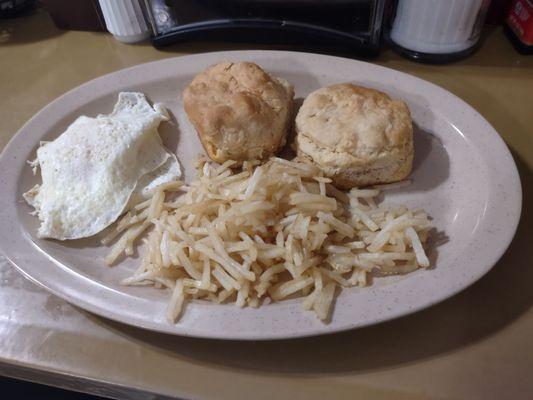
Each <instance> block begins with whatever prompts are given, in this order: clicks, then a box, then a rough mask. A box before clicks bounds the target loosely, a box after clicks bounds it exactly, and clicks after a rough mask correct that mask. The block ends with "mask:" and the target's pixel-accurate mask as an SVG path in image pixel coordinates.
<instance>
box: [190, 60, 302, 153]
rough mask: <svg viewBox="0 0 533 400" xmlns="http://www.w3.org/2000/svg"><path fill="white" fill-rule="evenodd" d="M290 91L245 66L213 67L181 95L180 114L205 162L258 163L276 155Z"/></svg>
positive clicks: (287, 118) (284, 130)
mask: <svg viewBox="0 0 533 400" xmlns="http://www.w3.org/2000/svg"><path fill="white" fill-rule="evenodd" d="M293 97H294V89H293V87H292V86H291V85H290V84H289V83H288V82H287V81H285V80H283V79H280V78H275V77H272V76H271V75H269V74H268V73H266V72H265V71H263V70H262V69H261V67H259V66H258V65H256V64H254V63H251V62H240V63H231V62H223V63H220V64H216V65H214V66H212V67H210V68H208V69H207V70H205V71H203V72H201V73H199V74H198V75H197V76H196V77H195V78H194V79H193V81H192V82H191V83H190V84H189V86H188V87H187V88H186V89H185V91H184V92H183V101H184V106H185V111H186V112H187V115H188V117H189V119H190V121H191V122H192V124H193V125H194V127H195V128H196V131H197V132H198V135H199V137H200V141H201V142H202V145H203V146H204V148H205V150H206V152H207V154H208V155H209V157H211V159H213V160H214V161H217V162H219V163H222V162H224V161H226V160H236V161H245V160H260V159H264V158H268V157H270V156H271V155H273V154H274V153H275V152H276V151H277V150H279V149H280V148H281V147H282V146H283V145H284V144H285V141H286V137H287V131H288V130H289V128H290V122H291V121H290V118H291V111H292V102H293Z"/></svg>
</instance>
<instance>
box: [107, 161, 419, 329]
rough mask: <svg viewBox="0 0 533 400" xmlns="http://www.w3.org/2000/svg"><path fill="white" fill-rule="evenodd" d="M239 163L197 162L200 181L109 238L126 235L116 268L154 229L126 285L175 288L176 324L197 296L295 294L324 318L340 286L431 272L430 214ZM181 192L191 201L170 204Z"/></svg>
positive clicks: (250, 301) (304, 174) (157, 198)
mask: <svg viewBox="0 0 533 400" xmlns="http://www.w3.org/2000/svg"><path fill="white" fill-rule="evenodd" d="M234 165H235V162H234V161H227V162H225V163H224V164H222V165H216V164H210V163H209V162H207V161H206V160H205V159H203V160H200V162H199V165H198V166H197V169H198V177H197V178H196V179H195V180H194V181H193V182H191V183H190V184H189V185H188V186H185V185H184V184H183V183H181V182H173V183H167V184H165V185H162V186H160V187H158V188H157V189H156V191H155V192H154V195H153V198H152V200H151V201H146V202H144V203H143V204H142V205H139V206H138V207H136V209H135V211H134V212H131V213H128V214H127V215H126V216H125V217H123V219H122V220H121V221H119V222H118V224H117V225H116V226H115V230H114V231H113V232H111V233H110V235H111V237H114V236H116V235H117V234H118V233H120V232H121V233H122V237H121V238H120V239H119V240H118V241H117V242H116V244H115V245H114V247H113V248H112V250H111V252H110V254H109V255H108V257H107V258H106V261H107V262H108V263H109V264H112V263H114V262H115V261H116V260H117V258H118V257H119V256H120V255H121V254H122V252H125V253H126V254H132V253H133V245H134V241H135V240H136V238H137V237H138V235H139V227H142V226H145V225H146V224H150V225H152V226H153V229H152V230H151V231H150V233H149V234H148V238H147V239H146V246H145V247H146V248H145V250H144V254H142V260H141V263H140V266H139V268H138V269H137V271H136V272H135V273H134V275H133V276H131V277H129V278H127V279H125V280H124V281H123V283H124V284H127V285H154V286H156V287H167V288H170V289H171V291H172V292H171V293H172V294H171V296H170V301H169V306H168V310H167V317H168V319H169V320H170V321H174V320H176V319H177V317H178V316H179V315H180V313H181V309H182V306H183V304H184V301H186V300H187V299H191V298H202V299H207V300H211V301H214V302H217V303H220V302H224V301H227V300H231V301H234V302H235V303H236V305H237V306H240V307H243V306H245V305H249V306H251V307H257V306H259V305H260V303H261V302H262V301H263V300H264V299H265V298H270V299H271V300H274V301H278V300H281V299H284V298H286V297H288V296H291V295H295V294H298V295H300V296H305V298H304V299H303V302H302V307H303V308H304V309H307V310H313V311H314V312H315V313H316V315H317V317H318V318H319V319H321V320H324V319H326V318H327V316H328V314H329V310H330V307H331V304H332V301H333V298H334V294H335V290H336V288H337V287H340V286H341V287H351V286H365V285H366V284H367V282H368V274H370V273H374V274H376V273H377V274H378V275H387V274H403V273H407V272H411V271H414V270H416V269H418V268H419V267H427V266H429V261H428V259H427V257H426V254H425V252H424V250H423V248H422V243H423V242H424V241H425V240H426V236H427V230H428V228H429V221H428V217H427V215H426V213H425V212H423V211H421V210H417V211H411V210H408V209H407V208H406V207H405V206H397V207H393V206H381V205H380V206H378V205H376V202H375V201H374V197H376V196H377V195H378V194H379V190H377V189H364V190H359V189H352V190H351V191H350V192H349V193H345V192H342V191H340V190H338V189H336V188H335V187H334V186H332V185H331V183H330V182H331V179H329V178H326V177H324V173H323V172H322V171H321V170H320V169H319V168H317V167H316V166H315V165H313V164H310V163H302V162H298V161H287V160H284V159H280V158H275V157H274V158H271V159H270V160H269V161H268V162H266V163H265V164H263V165H258V163H250V162H244V165H243V167H242V169H241V170H232V169H231V167H234ZM179 190H183V191H185V194H184V195H182V196H181V197H178V198H177V199H176V198H174V199H172V200H169V199H167V198H165V191H179Z"/></svg>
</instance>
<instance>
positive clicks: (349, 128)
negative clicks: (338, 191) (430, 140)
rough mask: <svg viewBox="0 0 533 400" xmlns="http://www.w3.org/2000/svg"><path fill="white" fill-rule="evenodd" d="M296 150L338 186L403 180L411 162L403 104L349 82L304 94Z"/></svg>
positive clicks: (410, 130) (409, 129)
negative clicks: (305, 96)
mask: <svg viewBox="0 0 533 400" xmlns="http://www.w3.org/2000/svg"><path fill="white" fill-rule="evenodd" d="M295 126H296V140H295V147H296V151H297V154H298V155H299V156H302V157H305V158H307V159H309V160H311V161H312V162H314V163H315V164H316V165H317V166H318V167H319V168H320V169H321V170H322V171H323V172H324V174H325V175H326V176H327V177H330V178H331V179H332V180H333V183H334V184H335V185H336V186H337V187H339V188H351V187H355V186H366V185H371V184H377V183H388V182H395V181H399V180H402V179H405V178H406V177H407V176H408V175H409V173H410V172H411V166H412V161H413V127H412V121H411V116H410V113H409V109H408V108H407V105H406V104H405V103H404V102H403V101H401V100H393V99H391V98H390V97H389V96H388V95H386V94H385V93H382V92H380V91H377V90H375V89H368V88H365V87H362V86H356V85H353V84H349V83H344V84H337V85H333V86H328V87H324V88H321V89H319V90H316V91H314V92H313V93H311V94H310V95H308V96H307V98H306V99H305V101H304V102H303V104H302V107H301V108H300V110H299V112H298V115H297V117H296V124H295Z"/></svg>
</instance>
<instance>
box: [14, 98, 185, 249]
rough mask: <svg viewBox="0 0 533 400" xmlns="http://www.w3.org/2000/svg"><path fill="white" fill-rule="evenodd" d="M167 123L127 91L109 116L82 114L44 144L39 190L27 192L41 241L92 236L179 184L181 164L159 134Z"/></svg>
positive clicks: (161, 112) (160, 109)
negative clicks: (155, 192) (156, 192)
mask: <svg viewBox="0 0 533 400" xmlns="http://www.w3.org/2000/svg"><path fill="white" fill-rule="evenodd" d="M167 120H168V114H167V111H166V110H165V108H164V107H162V106H161V105H160V104H154V106H153V107H152V106H151V105H150V104H149V103H148V101H147V100H146V97H145V96H144V94H142V93H132V92H122V93H120V94H119V96H118V102H117V104H116V105H115V107H114V109H113V112H112V113H111V114H107V115H98V116H97V117H95V118H91V117H87V116H80V117H79V118H77V119H76V120H75V121H74V122H73V123H72V124H71V125H70V126H69V127H68V128H67V130H66V131H65V132H64V133H63V134H61V135H60V136H59V137H58V138H57V139H55V140H54V141H51V142H44V143H41V146H40V147H39V148H38V149H37V158H36V160H35V161H34V163H33V165H34V167H37V168H40V171H41V176H42V184H40V185H36V186H34V187H33V188H32V189H30V190H29V191H28V192H26V193H25V194H24V198H25V199H26V201H27V202H28V204H30V205H31V206H33V207H34V208H35V214H37V215H38V217H39V219H40V221H41V225H40V227H39V229H38V232H37V236H38V237H40V238H54V239H59V240H66V239H79V238H83V237H89V236H92V235H95V234H96V233H98V232H100V231H102V230H103V229H105V228H106V227H107V226H109V225H110V224H112V223H113V222H114V221H115V220H116V219H117V218H118V217H119V216H120V215H121V214H122V213H123V212H125V211H126V210H127V209H128V208H129V207H131V206H132V205H134V204H135V203H136V202H138V201H142V200H143V199H144V198H147V197H148V195H149V193H150V191H151V190H152V189H153V188H154V187H155V186H157V185H159V184H162V183H165V182H168V181H171V180H175V179H177V178H179V177H180V176H181V168H180V165H179V162H178V160H177V158H176V156H175V155H174V154H172V153H170V152H169V151H168V150H167V149H165V147H164V146H163V143H162V141H161V138H160V137H159V134H158V132H157V128H158V126H159V124H160V123H161V122H162V121H167Z"/></svg>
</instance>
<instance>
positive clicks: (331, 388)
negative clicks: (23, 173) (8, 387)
mask: <svg viewBox="0 0 533 400" xmlns="http://www.w3.org/2000/svg"><path fill="white" fill-rule="evenodd" d="M258 47H259V48H268V46H257V45H242V44H240V45H237V44H230V43H194V44H180V45H175V46H170V47H167V48H165V49H161V50H157V49H155V48H153V47H152V46H151V45H150V44H140V45H125V44H121V43H119V42H117V41H115V40H114V39H113V37H112V36H111V35H109V34H105V33H93V32H75V31H67V32H63V31H59V30H57V29H56V28H55V27H54V26H53V24H52V22H51V20H50V19H49V18H48V16H47V15H46V14H45V13H43V12H37V13H36V14H34V15H32V16H30V17H25V18H19V19H15V20H0V121H1V125H0V149H2V148H3V147H4V146H5V144H6V143H7V142H8V140H9V139H10V138H11V137H12V136H13V135H14V134H15V133H16V132H17V130H18V129H19V128H20V127H21V126H22V125H23V124H24V122H25V121H27V120H28V119H29V118H30V117H31V116H32V115H34V114H35V113H36V112H38V111H39V109H41V108H42V107H44V106H45V105H46V104H48V103H49V102H50V101H51V100H53V99H55V98H56V97H58V96H59V95H61V94H62V93H64V92H65V91H67V90H69V89H71V88H73V87H75V86H77V85H79V84H81V83H83V82H86V81H88V80H90V79H93V78H96V77H98V76H101V75H103V74H106V73H109V72H112V71H116V70H118V69H122V68H124V67H128V66H131V65H136V64H139V63H143V62H146V61H151V60H157V59H162V58H167V57H175V56H178V55H182V54H192V53H198V52H205V51H215V50H230V49H231V50H233V49H242V48H258ZM373 62H375V63H377V64H380V65H384V66H387V67H390V68H394V69H397V70H401V71H404V72H407V73H410V74H413V75H416V76H418V77H420V78H423V79H426V80H428V81H431V82H433V83H436V84H437V85H440V86H442V87H444V88H445V89H447V90H449V91H451V92H452V93H454V94H456V95H457V96H459V97H461V98H462V99H464V100H465V101H467V102H468V103H470V104H471V105H472V106H473V107H474V108H476V109H477V110H478V111H479V112H480V113H481V114H482V115H483V116H484V117H485V118H486V119H487V120H488V121H489V122H490V123H491V124H492V125H493V126H494V127H495V128H496V130H497V131H498V132H499V133H500V134H501V136H502V137H503V139H504V140H505V142H506V143H507V145H508V146H509V147H510V149H511V151H512V153H513V156H514V158H515V161H516V163H517V166H518V169H519V172H520V175H521V179H522V185H523V191H524V206H527V205H528V204H529V205H531V204H533V193H532V189H533V183H532V182H533V180H532V168H533V57H526V56H521V55H519V54H518V53H516V52H515V50H514V49H513V47H512V46H511V44H510V42H508V40H507V39H506V38H505V37H504V35H503V33H502V31H501V29H499V28H489V29H488V30H487V37H486V39H485V42H484V43H483V46H482V47H481V50H480V51H479V52H477V53H476V54H475V55H473V56H472V57H470V58H469V59H467V60H465V61H462V62H458V63H455V64H451V65H444V66H429V65H421V64H416V63H413V62H410V61H407V60H405V59H402V58H400V57H399V56H397V55H395V54H394V53H392V52H391V51H390V50H385V51H383V53H382V54H381V56H380V57H379V58H378V59H376V60H373ZM0 195H1V194H0ZM532 244H533V223H532V213H531V211H530V210H528V209H527V208H525V209H524V210H523V214H522V220H521V223H520V226H519V228H518V232H517V235H516V237H515V239H514V241H513V242H512V244H511V246H510V248H509V250H508V251H507V253H506V254H505V255H504V256H503V258H502V259H501V260H500V262H498V264H497V265H496V266H495V267H494V268H493V269H492V270H491V272H490V273H488V274H487V275H486V276H485V277H484V278H482V279H481V280H480V281H479V282H477V283H476V284H474V285H473V286H471V287H470V288H468V289H467V290H465V291H463V292H462V293H460V294H458V295H456V296H454V297H453V298H451V299H449V300H447V301H445V302H443V303H440V304H438V305H436V306H433V307H431V308H429V309H427V310H424V311H421V312H418V313H416V314H413V315H410V316H407V317H404V318H400V319H397V320H394V321H390V322H386V323H383V324H380V325H376V326H372V327H368V328H363V329H358V330H354V331H350V332H345V333H340V334H334V335H329V336H323V337H315V338H307V339H298V340H287V341H277V342H255V343H254V342H221V341H210V340H200V339H194V338H182V337H172V336H166V335H162V334H156V333H150V332H146V331H143V330H139V329H136V328H133V327H129V326H125V325H121V324H119V323H115V322H111V321H109V320H106V319H103V318H100V317H98V316H95V315H92V314H90V313H88V312H85V311H83V310H81V309H79V308H76V307H73V306H71V305H69V304H68V303H66V302H64V301H62V300H60V299H58V298H57V297H55V296H53V295H50V294H48V293H47V292H46V291H44V290H43V289H41V288H39V287H37V286H35V285H34V284H32V283H31V282H29V281H27V280H26V279H25V278H23V277H22V276H21V275H19V274H18V273H17V272H16V271H15V270H14V269H13V268H12V267H11V266H10V265H8V263H7V261H6V260H5V259H4V258H2V257H1V256H0V374H4V375H9V376H14V377H19V378H23V379H29V380H34V381H39V382H44V383H48V384H52V385H58V386H63V387H67V388H70V389H74V390H80V391H88V392H92V393H99V394H104V395H108V396H113V397H121V398H145V397H149V396H150V393H157V394H160V395H167V396H178V397H182V398H193V397H194V398H198V399H238V398H254V399H263V398H264V399H270V398H276V399H282V398H288V399H315V398H316V399H323V398H336V399H343V398H347V399H348V398H350V399H351V398H356V397H358V398H364V399H388V398H394V399H426V398H432V399H437V398H438V399H501V398H504V396H505V398H512V399H526V398H531V396H532V395H533V379H531V367H532V366H533V334H532V332H533V308H532V305H533V289H531V287H532V283H531V282H533V268H532V267H533V265H532V260H533V245H532Z"/></svg>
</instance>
